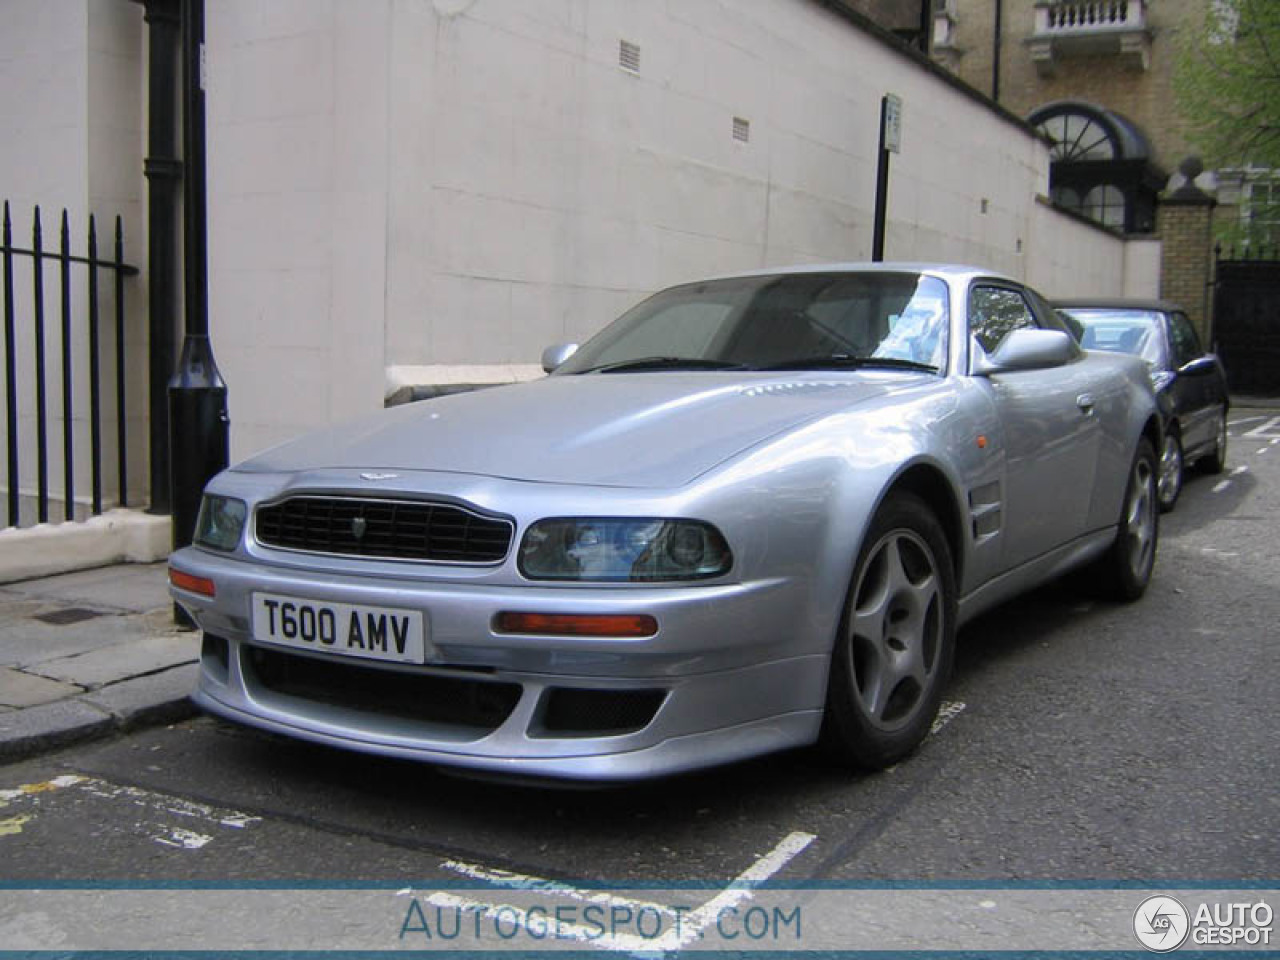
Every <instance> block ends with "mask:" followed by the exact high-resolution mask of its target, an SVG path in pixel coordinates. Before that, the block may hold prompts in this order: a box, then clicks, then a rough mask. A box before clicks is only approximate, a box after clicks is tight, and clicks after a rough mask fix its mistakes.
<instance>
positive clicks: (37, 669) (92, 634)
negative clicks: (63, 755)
mask: <svg viewBox="0 0 1280 960" xmlns="http://www.w3.org/2000/svg"><path fill="white" fill-rule="evenodd" d="M199 637H200V635H199V633H197V632H193V631H182V630H178V629H177V628H176V627H175V626H174V624H173V605H172V602H171V601H170V599H169V594H168V590H167V573H166V569H165V564H163V563H151V564H118V565H116V566H110V567H101V568H98V569H95V570H82V571H80V572H77V573H67V574H61V575H58V576H52V577H43V578H40V579H35V580H26V581H22V582H18V583H9V584H5V585H3V586H0V763H11V762H13V761H15V760H18V759H22V758H24V757H28V756H32V755H34V754H37V753H41V752H44V751H47V750H51V749H54V748H57V747H62V746H66V745H67V744H70V743H74V742H76V741H79V740H85V739H89V738H91V737H98V736H104V735H106V734H109V733H112V732H114V731H119V730H128V729H131V728H134V727H138V726H142V725H144V724H149V723H164V722H170V721H173V720H179V719H183V718H185V717H187V716H190V715H192V714H193V713H194V712H195V708H194V706H193V705H192V704H191V702H190V700H188V699H187V697H188V694H189V693H190V692H191V691H192V690H193V689H194V687H195V682H196V661H197V659H198V658H199V655H200V639H199Z"/></svg>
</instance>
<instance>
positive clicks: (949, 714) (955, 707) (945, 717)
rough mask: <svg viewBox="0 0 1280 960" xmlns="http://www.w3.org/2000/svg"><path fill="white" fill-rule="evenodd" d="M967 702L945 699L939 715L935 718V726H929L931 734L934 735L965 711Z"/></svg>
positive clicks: (939, 709)
mask: <svg viewBox="0 0 1280 960" xmlns="http://www.w3.org/2000/svg"><path fill="white" fill-rule="evenodd" d="M964 708H965V704H963V703H960V702H959V701H953V700H944V701H942V706H940V707H939V708H938V715H937V716H936V717H934V718H933V726H932V727H930V728H929V736H933V735H934V734H935V733H937V732H938V731H939V730H941V729H942V728H943V727H945V726H946V725H947V724H948V723H950V722H951V721H952V720H954V719H955V718H956V717H958V716H960V714H962V713H963V712H964Z"/></svg>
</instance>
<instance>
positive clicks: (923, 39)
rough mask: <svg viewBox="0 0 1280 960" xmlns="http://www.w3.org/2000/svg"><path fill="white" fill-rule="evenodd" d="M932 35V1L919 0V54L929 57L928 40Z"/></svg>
mask: <svg viewBox="0 0 1280 960" xmlns="http://www.w3.org/2000/svg"><path fill="white" fill-rule="evenodd" d="M932 35H933V0H920V52H921V53H923V54H924V55H925V56H926V57H927V56H928V55H929V39H930V37H931V36H932Z"/></svg>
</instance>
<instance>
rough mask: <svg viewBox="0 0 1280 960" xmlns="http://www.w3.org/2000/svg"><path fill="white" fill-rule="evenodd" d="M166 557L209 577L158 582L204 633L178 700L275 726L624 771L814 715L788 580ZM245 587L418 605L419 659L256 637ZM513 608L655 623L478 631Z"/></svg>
mask: <svg viewBox="0 0 1280 960" xmlns="http://www.w3.org/2000/svg"><path fill="white" fill-rule="evenodd" d="M171 563H172V565H173V567H174V568H175V569H178V570H181V571H183V572H185V573H188V574H191V575H193V576H196V577H201V578H205V579H208V580H210V581H212V582H213V583H214V584H215V586H216V597H215V598H208V597H204V596H201V595H200V594H196V593H192V592H190V591H187V590H183V589H179V588H176V587H175V588H173V589H172V592H173V595H174V598H175V599H176V600H177V601H178V602H179V603H181V604H182V605H183V606H184V607H185V608H186V609H187V610H188V611H189V612H190V613H191V615H192V617H193V618H194V619H195V621H196V623H197V624H198V625H199V626H200V627H201V628H202V629H203V630H204V631H205V634H206V639H205V644H204V652H203V655H202V658H201V663H202V669H201V673H200V682H199V688H198V690H197V692H196V694H195V699H196V702H197V703H199V704H200V705H201V706H202V707H204V708H205V709H207V710H209V711H211V712H213V713H216V714H219V715H221V716H224V717H227V718H229V719H231V720H235V721H239V722H242V723H246V724H250V725H253V726H257V727H260V728H263V729H267V730H272V731H275V732H278V733H283V734H287V735H291V736H297V737H301V738H304V739H308V740H312V741H316V742H320V743H326V744H331V745H335V746H342V747H348V748H352V749H357V750H361V751H364V752H369V753H375V754H381V755H386V756H395V757H404V758H411V759H417V760H422V761H425V762H430V763H439V764H444V765H456V766H462V767H468V768H472V769H476V770H483V771H491V772H499V773H505V774H512V775H526V776H537V777H558V778H570V779H587V780H626V779H636V778H643V777H652V776H660V775H664V774H670V773H676V772H679V771H683V770H688V769H693V768H697V767H705V766H710V765H714V764H719V763H727V762H732V761H735V760H739V759H743V758H745V757H749V756H753V755H757V754H762V753H766V752H770V751H774V750H779V749H784V748H787V747H791V746H797V745H802V744H806V743H811V742H813V741H814V740H815V739H816V737H817V733H818V728H819V726H820V723H821V717H822V705H823V701H824V697H825V689H826V676H827V665H828V659H829V658H828V655H827V651H826V649H824V647H823V643H822V640H821V636H820V635H819V631H818V630H817V629H815V628H813V627H810V626H809V625H808V620H807V618H806V617H805V616H804V614H803V608H804V604H805V598H806V597H807V591H806V590H805V589H804V586H803V585H802V584H801V583H799V582H795V581H789V580H770V581H762V582H757V583H750V584H740V583H732V584H717V585H712V586H682V587H669V586H663V587H643V588H631V587H628V588H622V589H619V588H616V587H613V588H610V587H600V586H595V587H582V586H579V585H575V586H572V587H565V586H563V585H556V586H532V585H529V586H525V585H519V586H513V585H509V584H507V585H504V584H486V583H483V582H477V581H475V580H474V579H472V580H463V581H461V582H451V581H448V580H447V579H438V580H425V579H424V580H391V579H387V578H379V579H372V578H369V577H366V576H355V575H352V574H341V575H339V574H334V573H330V572H326V573H325V574H324V575H323V576H322V577H321V576H317V575H316V574H314V573H310V572H308V571H306V570H304V569H293V568H286V567H280V566H275V565H272V564H267V563H262V562H255V561H246V560H244V559H241V558H232V557H226V556H219V555H215V554H212V553H210V552H208V551H204V550H199V549H195V548H188V549H186V550H183V551H180V552H179V553H177V554H175V555H174V557H173V559H172V561H171ZM255 592H264V593H271V594H281V595H286V596H291V597H298V598H300V599H310V600H314V601H317V602H326V601H327V602H335V603H349V604H364V605H371V606H385V607H396V608H405V609H414V610H419V611H421V612H422V614H423V616H424V618H425V621H426V623H427V630H428V634H429V642H428V657H427V661H428V662H427V663H425V664H421V665H419V664H390V663H383V662H378V663H373V662H369V661H356V660H353V659H352V658H348V657H345V656H341V655H332V654H316V653H312V652H310V651H305V652H304V651H300V650H295V649H293V648H284V647H280V646H277V645H274V644H269V643H262V642H260V641H259V640H256V639H255V638H254V636H253V630H252V617H251V603H252V595H253V594H254V593H255ZM513 610H516V611H521V612H531V613H587V614H602V613H607V614H647V615H651V616H654V617H655V618H656V619H657V620H658V623H659V630H658V633H657V634H656V635H654V636H652V637H646V638H643V639H635V638H614V637H559V636H552V637H548V636H522V635H509V634H500V633H497V632H495V630H494V626H493V625H494V618H495V616H496V615H497V614H498V613H500V612H507V611H513ZM602 718H603V719H602ZM620 718H621V719H620Z"/></svg>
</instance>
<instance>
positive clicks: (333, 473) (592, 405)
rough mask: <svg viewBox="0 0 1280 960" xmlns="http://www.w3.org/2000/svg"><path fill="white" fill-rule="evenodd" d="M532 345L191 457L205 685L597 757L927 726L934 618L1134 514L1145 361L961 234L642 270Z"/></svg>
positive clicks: (1142, 546) (503, 763) (1129, 557)
mask: <svg viewBox="0 0 1280 960" xmlns="http://www.w3.org/2000/svg"><path fill="white" fill-rule="evenodd" d="M543 360H544V366H547V367H548V368H549V369H550V373H551V375H550V376H548V377H546V378H544V379H541V380H538V381H535V382H532V383H527V384H521V385H515V386H508V387H501V388H495V389H490V390H483V391H478V392H474V393H468V394H459V395H454V396H448V397H442V398H439V399H435V400H430V401H426V402H422V403H416V404H409V405H406V406H402V407H397V408H393V409H391V410H387V411H384V412H382V413H380V414H378V415H376V416H374V417H372V418H370V419H367V420H365V421H363V422H359V423H356V424H354V425H350V426H345V427H340V428H337V429H333V430H330V431H328V432H325V433H322V434H318V435H315V436H311V437H307V438H305V439H302V440H298V441H296V442H293V443H289V444H286V445H284V446H282V447H278V448H276V449H274V450H271V451H268V452H266V453H263V454H261V455H259V456H257V457H254V458H253V459H251V460H249V461H247V462H245V463H242V464H240V465H238V466H236V467H233V468H232V469H230V470H227V471H225V472H223V473H222V474H220V475H219V476H217V477H216V478H214V480H213V481H212V482H211V483H210V484H209V486H208V489H207V490H206V493H205V498H204V502H203V506H202V509H201V514H200V518H199V521H198V524H197V530H196V533H195V545H194V546H192V547H189V548H187V549H184V550H181V551H179V552H178V553H176V554H175V555H174V556H173V558H172V560H171V562H170V574H171V582H172V589H173V595H174V597H175V598H176V599H177V600H178V602H180V603H181V604H182V605H183V606H184V607H186V608H187V609H188V610H189V611H190V613H191V615H192V616H193V617H194V618H195V620H196V621H197V623H198V624H199V625H200V627H201V628H202V629H203V630H204V640H203V649H202V654H201V675H200V682H199V689H198V691H197V692H196V694H195V696H196V699H197V701H198V702H199V703H200V704H201V705H202V706H203V707H204V708H206V709H207V710H210V711H212V712H213V713H216V714H219V715H221V716H223V717H226V718H230V719H232V720H236V721H240V722H243V723H247V724H252V725H254V726H257V727H262V728H265V729H267V730H273V731H276V732H278V733H284V734H289V735H292V736H297V737H303V738H306V739H308V740H314V741H318V742H321V743H326V744H333V745H336V746H344V747H350V748H354V749H358V750H364V751H369V752H371V753H377V754H384V755H388V756H397V757H409V758H415V759H419V760H423V761H427V762H430V763H437V764H446V765H454V766H460V767H466V768H471V769H473V770H479V771H487V772H498V773H506V774H513V775H528V776H537V777H557V778H571V779H586V780H624V779H632V778H640V777H651V776H657V775H663V774H670V773H674V772H677V771H682V770H687V769H690V768H695V767H703V766H707V765H711V764H719V763H725V762H729V761H734V760H738V759H740V758H744V757H749V756H753V755H756V754H762V753H765V752H767V751H772V750H779V749H783V748H787V747H794V746H798V745H803V744H811V743H815V742H818V741H822V742H823V743H824V744H825V746H827V747H828V748H829V749H830V750H831V751H832V753H833V754H834V755H835V756H837V757H839V758H841V759H842V760H843V761H845V762H848V763H850V764H852V765H856V766H860V767H863V768H873V769H874V768H878V767H883V766H885V765H887V764H890V763H893V762H895V761H897V760H899V759H901V758H902V757H904V756H905V755H906V754H907V753H909V752H910V751H911V750H912V749H913V748H914V747H915V746H916V745H917V744H918V743H919V742H920V741H921V739H923V737H924V736H925V734H926V733H927V732H928V730H929V727H930V724H931V722H932V720H933V719H934V716H935V714H936V713H937V710H938V706H939V703H940V701H941V698H942V695H943V689H944V686H945V684H946V681H947V676H948V672H949V670H950V667H951V662H952V653H953V646H954V639H955V634H956V629H957V627H958V625H960V624H962V623H963V622H964V621H965V620H967V619H969V618H971V617H973V616H974V615H975V614H977V613H978V612H980V611H982V610H984V609H987V608H988V607H990V606H992V605H993V604H996V603H999V602H1001V601H1003V600H1005V599H1006V598H1008V597H1011V596H1013V595H1014V594H1016V593H1019V592H1020V591H1023V590H1026V589H1028V588H1029V587H1032V586H1034V585H1036V584H1040V583H1043V582H1045V581H1046V580H1048V579H1050V578H1052V577H1056V576H1058V575H1059V574H1062V573H1064V572H1065V571H1067V570H1071V569H1073V568H1077V567H1082V566H1086V565H1091V566H1092V567H1093V568H1094V572H1095V573H1096V575H1097V581H1098V583H1100V584H1101V585H1103V586H1105V588H1106V589H1107V590H1108V591H1109V592H1111V593H1112V594H1113V595H1114V596H1116V597H1118V598H1122V599H1134V598H1136V597H1138V596H1140V595H1141V594H1142V592H1143V591H1144V589H1145V588H1146V585H1147V583H1148V580H1149V579H1150V577H1151V571H1152V565H1153V563H1154V560H1155V554H1156V542H1157V530H1158V528H1157V522H1158V515H1159V514H1158V510H1157V509H1156V501H1155V496H1156V491H1155V482H1156V453H1155V451H1156V450H1159V449H1160V447H1161V440H1162V437H1161V425H1160V417H1159V414H1158V412H1157V409H1156V404H1155V399H1154V397H1153V394H1152V388H1151V382H1150V377H1149V376H1148V373H1147V368H1146V366H1145V364H1143V363H1142V361H1141V360H1139V359H1137V358H1135V357H1130V356H1123V355H1119V354H1108V353H1101V352H1089V353H1087V352H1085V351H1083V350H1081V349H1080V348H1079V347H1078V346H1077V344H1076V342H1075V341H1074V340H1073V338H1072V337H1071V336H1070V335H1069V334H1068V332H1067V331H1066V329H1065V328H1064V327H1063V326H1062V320H1061V319H1060V318H1059V317H1058V316H1057V315H1056V314H1055V313H1054V311H1053V310H1051V309H1050V308H1049V307H1048V306H1047V305H1046V304H1045V302H1044V300H1042V299H1041V298H1040V297H1039V296H1038V295H1037V294H1036V293H1034V292H1033V291H1032V290H1030V289H1028V288H1027V287H1025V286H1023V285H1022V284H1020V283H1017V282H1015V281H1013V280H1010V279H1007V278H1004V277H998V276H993V275H991V274H989V273H987V272H984V271H981V270H977V269H973V268H967V267H939V266H923V265H904V264H869V265H856V266H849V265H840V266H813V267H801V268H795V269H788V270H780V271H771V272H761V273H752V274H745V275H740V276H732V277H725V278H720V279H714V280H708V281H705V282H699V283H690V284H686V285H683V286H679V287H675V288H673V289H669V290H665V291H662V292H660V293H658V294H656V295H654V296H653V297H651V298H649V299H648V300H645V301H644V302H643V303H641V304H640V305H639V306H637V307H635V308H634V309H632V310H631V311H630V312H628V313H627V314H625V315H624V316H623V317H622V318H621V319H619V320H617V321H616V322H615V323H613V324H612V325H611V326H609V327H607V328H606V329H605V330H604V331H603V332H601V333H600V334H599V335H598V336H596V337H594V338H593V339H592V340H590V341H589V342H587V343H586V344H584V345H583V346H582V347H581V348H579V349H576V350H575V349H574V348H573V347H572V346H564V347H560V348H552V349H550V350H548V351H547V353H546V354H545V355H544V358H543Z"/></svg>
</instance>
